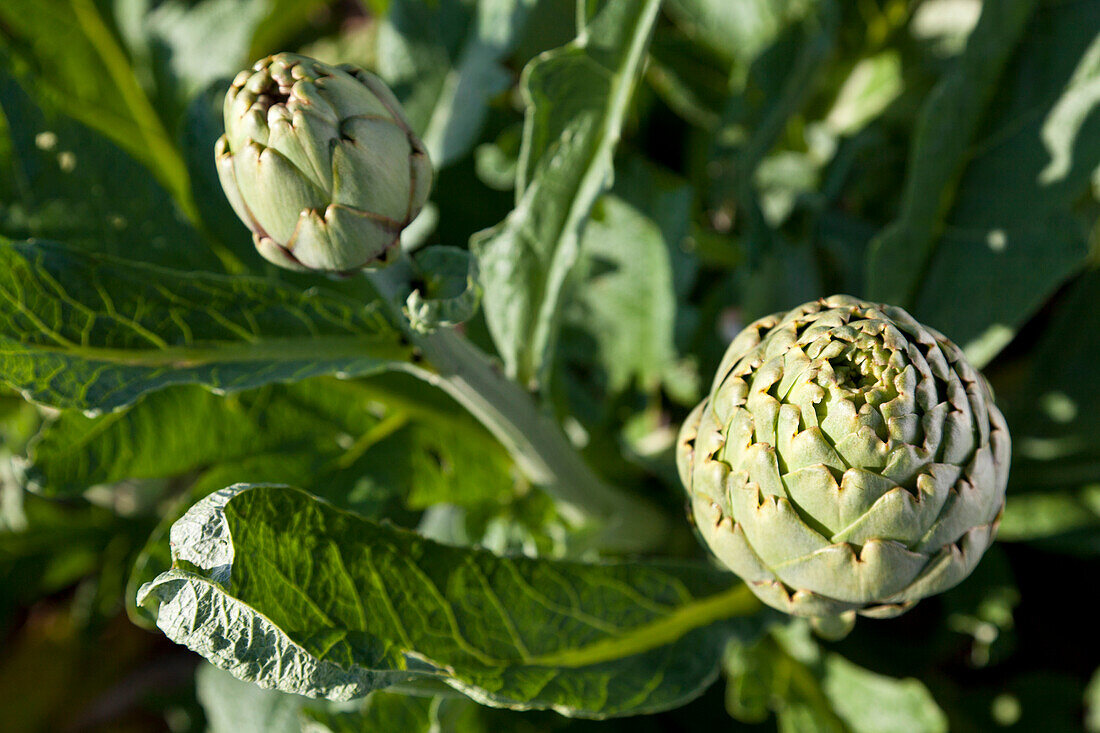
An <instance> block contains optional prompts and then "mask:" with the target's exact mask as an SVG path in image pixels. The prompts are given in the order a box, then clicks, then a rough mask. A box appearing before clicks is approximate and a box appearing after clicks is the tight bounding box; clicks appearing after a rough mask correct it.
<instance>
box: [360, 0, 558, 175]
mask: <svg viewBox="0 0 1100 733" xmlns="http://www.w3.org/2000/svg"><path fill="white" fill-rule="evenodd" d="M536 2H537V0H481V1H480V2H477V3H473V2H469V1H468V0H440V1H439V2H436V3H424V2H420V0H393V1H392V2H391V3H390V10H389V14H388V15H387V16H386V18H385V20H384V21H383V23H382V25H381V28H380V29H379V36H378V71H379V73H380V74H381V75H382V77H383V78H384V79H385V80H386V81H387V82H388V83H390V84H391V85H392V86H393V87H394V89H395V91H396V92H397V94H398V96H399V97H400V98H401V100H402V103H403V104H404V106H405V111H406V112H407V113H408V115H409V120H410V122H411V123H412V125H413V128H414V129H416V130H418V131H419V132H420V133H421V135H420V136H421V138H422V139H423V140H424V144H425V146H427V148H428V154H429V156H430V157H431V159H432V163H433V164H434V165H435V166H436V168H443V167H445V166H447V165H448V164H450V163H452V162H454V161H455V160H457V159H459V158H460V157H462V156H463V155H465V154H466V153H467V152H469V150H470V149H471V148H472V147H473V146H474V144H475V143H476V142H477V140H478V137H479V136H480V134H481V128H482V126H483V125H484V123H485V119H486V116H487V114H488V111H489V104H490V102H491V101H492V100H493V98H494V97H496V96H497V95H499V94H501V93H502V92H504V91H505V90H507V89H508V88H509V87H510V86H511V85H512V74H511V72H509V71H508V70H507V69H506V68H504V66H503V65H502V62H503V61H504V60H505V59H506V58H507V57H508V56H509V55H510V54H511V53H512V51H513V50H514V49H515V46H516V43H517V42H518V41H519V38H520V36H521V34H522V33H523V29H524V27H525V26H526V23H527V18H528V15H529V14H530V12H531V9H532V8H533V7H534V6H535V4H536Z"/></svg>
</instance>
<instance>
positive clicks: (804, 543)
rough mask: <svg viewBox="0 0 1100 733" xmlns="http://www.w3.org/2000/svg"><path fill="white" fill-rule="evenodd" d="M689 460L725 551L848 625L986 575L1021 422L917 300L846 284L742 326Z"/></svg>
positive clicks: (805, 607)
mask: <svg viewBox="0 0 1100 733" xmlns="http://www.w3.org/2000/svg"><path fill="white" fill-rule="evenodd" d="M677 463H678V467H679V470H680V477H681V479H682V481H683V483H684V486H685V488H686V490H687V493H688V496H689V498H690V506H691V513H692V515H693V517H694V520H695V523H696V525H697V527H698V530H699V532H700V534H701V535H702V537H703V538H704V540H705V542H706V544H707V545H708V546H709V547H710V549H711V551H712V552H713V553H714V555H715V556H716V557H717V558H718V559H719V560H720V561H721V562H722V563H723V564H725V565H726V566H727V567H729V568H730V569H731V570H733V571H734V572H735V573H737V574H738V575H740V576H741V577H742V578H744V580H745V581H746V582H747V583H748V584H749V586H750V587H751V588H752V590H753V592H754V593H756V595H757V596H758V597H759V598H760V599H761V600H762V601H764V602H765V603H767V604H769V605H771V606H773V607H775V608H778V609H780V610H782V611H785V612H787V613H790V614H793V615H797V616H809V617H814V618H816V619H817V620H818V621H819V622H821V623H822V624H823V625H825V626H828V625H829V624H834V625H833V628H838V627H842V626H844V625H850V623H851V622H852V620H854V616H855V613H857V612H858V613H859V614H862V615H864V616H872V617H890V616H895V615H897V614H900V613H902V612H904V611H905V610H907V609H909V608H911V607H912V606H913V605H914V604H915V603H916V602H917V601H918V600H920V599H921V598H924V597H927V596H929V595H932V594H935V593H939V592H941V591H944V590H946V589H948V588H950V587H952V586H954V585H955V584H957V583H959V582H960V581H961V580H963V579H964V578H965V577H966V576H967V575H969V574H970V572H971V571H972V570H973V569H974V567H975V565H976V564H977V562H978V560H979V559H980V558H981V556H982V553H983V552H984V551H985V549H986V548H987V547H988V546H989V544H990V542H991V541H992V539H993V536H994V534H995V532H996V528H997V524H998V521H999V519H1000V515H1001V511H1002V509H1003V506H1004V496H1005V484H1006V482H1007V480H1008V463H1009V435H1008V429H1007V427H1006V425H1005V421H1004V418H1003V417H1002V416H1001V413H1000V412H999V411H998V409H997V407H996V406H995V405H994V404H993V399H992V395H991V392H990V388H989V385H988V384H987V383H986V381H985V379H984V378H983V377H982V376H981V374H979V373H978V371H977V370H976V369H975V368H974V367H973V366H971V365H970V364H969V363H968V362H967V360H966V358H965V357H964V356H963V354H962V352H961V351H960V350H959V348H958V347H957V346H955V345H954V344H953V343H951V342H950V341H948V340H947V339H946V338H944V336H942V335H941V334H939V333H937V332H936V331H934V330H933V329H931V328H928V327H927V326H923V325H921V324H920V323H918V322H917V321H916V320H914V319H913V318H912V316H910V315H909V314H908V313H906V312H905V311H904V310H902V309H901V308H897V307H892V306H888V305H878V304H874V303H866V302H861V301H859V300H856V299H854V298H851V297H847V296H833V297H830V298H825V299H822V300H819V301H816V302H812V303H807V304H805V305H802V306H799V307H798V308H795V309H794V310H791V311H789V312H787V313H777V314H774V315H771V316H767V317H766V318H761V319H760V320H758V321H756V322H755V323H752V324H751V325H749V326H748V327H747V328H746V329H745V330H744V331H742V332H741V334H740V335H738V336H737V338H736V339H734V341H733V343H731V344H730V346H729V348H728V350H727V351H726V354H725V356H724V358H723V360H722V363H721V365H720V367H719V369H718V374H717V375H716V376H715V378H714V382H713V385H712V387H711V390H710V394H709V395H708V396H707V397H706V399H704V400H703V402H702V403H701V404H700V405H698V406H697V407H696V408H695V410H694V411H693V412H692V413H691V415H690V416H689V418H688V420H687V421H686V422H685V424H684V426H683V428H682V430H681V433H680V440H679V446H678V454H677ZM841 633H843V632H842V631H841Z"/></svg>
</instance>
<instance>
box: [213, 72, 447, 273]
mask: <svg viewBox="0 0 1100 733" xmlns="http://www.w3.org/2000/svg"><path fill="white" fill-rule="evenodd" d="M224 114H225V134H224V135H223V136H222V137H221V138H220V139H219V140H218V143H217V146H216V149H215V157H216V160H217V164H218V174H219V176H220V178H221V182H222V187H223V188H224V189H225V193H226V196H227V197H228V198H229V201H230V203H231V204H232V206H233V209H234V210H235V211H236V212H237V215H238V216H239V217H240V218H241V220H242V221H243V222H244V223H245V225H246V226H247V227H248V228H249V229H250V230H251V231H252V233H253V240H254V241H255V243H256V247H257V249H258V250H259V252H260V254H262V255H263V256H264V257H265V258H267V259H268V260H270V261H272V262H274V263H275V264H277V265H280V266H282V267H287V268H290V269H295V270H321V271H332V272H343V271H349V270H355V269H358V268H361V267H369V266H378V265H381V264H385V262H386V261H387V260H388V258H389V257H390V256H392V254H393V252H394V251H395V250H396V245H397V243H398V241H399V238H400V234H401V231H402V230H403V229H404V228H405V227H406V226H408V224H409V223H410V222H411V221H412V220H413V219H414V218H415V217H416V215H417V214H418V213H419V212H420V209H421V208H422V207H423V205H424V202H425V201H426V200H427V197H428V192H429V190H430V188H431V183H432V168H431V163H430V161H429V160H428V155H427V152H426V151H425V149H424V145H423V143H421V141H420V139H419V138H418V137H417V136H416V135H415V134H414V133H413V132H412V130H411V129H410V127H409V123H408V121H407V120H406V119H405V115H404V113H403V111H402V109H401V105H400V103H399V102H398V101H397V98H396V97H394V95H393V93H392V92H391V91H390V90H389V89H388V88H387V87H386V85H385V84H384V83H383V82H382V81H381V80H380V79H378V77H376V76H375V75H373V74H371V73H369V72H367V71H364V70H362V69H359V68H356V67H353V66H348V65H341V66H330V65H328V64H324V63H322V62H320V61H317V60H315V59H311V58H308V57H305V56H299V55H296V54H291V53H280V54H276V55H274V56H269V57H267V58H265V59H263V60H261V61H259V62H257V63H256V65H255V66H253V67H252V69H251V70H246V71H242V72H241V73H240V74H238V75H237V77H236V78H235V79H234V80H233V84H232V86H231V87H230V89H229V92H228V93H227V94H226V97H225V107H224Z"/></svg>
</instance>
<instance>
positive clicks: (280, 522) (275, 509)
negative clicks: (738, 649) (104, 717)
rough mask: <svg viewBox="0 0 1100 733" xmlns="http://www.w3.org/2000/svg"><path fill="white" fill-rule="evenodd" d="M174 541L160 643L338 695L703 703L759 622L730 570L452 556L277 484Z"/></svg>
mask: <svg viewBox="0 0 1100 733" xmlns="http://www.w3.org/2000/svg"><path fill="white" fill-rule="evenodd" d="M172 545H173V550H174V553H175V554H174V557H175V563H174V565H175V568H176V569H174V570H172V571H169V572H167V573H164V574H163V575H161V576H160V577H159V578H157V579H156V580H155V581H153V582H152V583H150V584H148V585H146V586H145V587H144V588H142V590H141V592H140V599H141V601H142V602H143V603H147V602H149V601H151V600H153V599H156V600H157V601H159V603H160V610H159V617H158V621H157V623H158V626H160V628H161V629H162V630H163V631H164V632H165V633H166V634H167V635H168V636H169V637H170V638H172V639H173V640H175V641H177V642H179V643H183V644H186V645H187V646H189V647H191V648H192V649H194V650H196V651H199V652H200V653H202V654H203V655H204V656H206V657H207V658H208V659H210V660H211V661H212V662H214V663H215V664H216V665H218V666H220V667H222V668H224V669H228V670H229V671H231V672H233V673H234V674H235V675H237V676H238V677H241V678H242V679H250V680H256V681H260V682H261V683H262V684H264V685H265V686H272V687H276V688H278V689H281V690H284V691H293V692H298V693H302V694H307V695H310V696H317V697H328V698H329V699H335V700H341V699H348V698H352V697H356V696H361V695H363V694H366V693H367V692H370V691H371V690H374V689H379V688H382V687H386V686H388V685H392V684H395V683H398V682H402V681H407V680H414V679H417V678H426V679H438V680H441V681H444V682H446V683H447V684H449V685H452V686H453V687H455V688H457V689H459V690H460V691H462V692H464V693H466V694H467V695H470V696H471V697H473V698H474V699H475V700H477V701H479V702H482V703H486V704H491V705H499V706H505V707H514V708H520V709H524V708H532V707H535V708H546V707H552V708H553V709H555V710H558V711H559V712H563V713H567V714H570V715H581V716H586V717H605V716H610V715H623V714H628V713H640V712H647V711H654V710H659V709H665V708H668V707H673V706H675V705H678V704H680V703H682V702H683V701H685V700H686V699H689V698H690V697H692V696H694V695H695V694H697V693H698V692H699V691H700V690H701V689H702V688H703V687H705V686H706V685H707V684H709V682H710V681H711V680H712V679H713V674H714V672H715V670H716V667H717V662H718V656H719V651H720V649H721V645H722V641H723V640H725V639H727V638H729V636H730V635H731V634H738V635H742V636H745V635H751V634H753V633H756V630H757V628H758V624H759V619H741V620H738V618H737V617H739V616H742V615H744V614H749V613H753V612H755V611H756V610H757V609H758V607H759V606H758V603H757V602H756V601H755V600H754V599H753V598H752V596H751V594H749V592H748V590H747V589H746V588H744V587H743V586H741V585H734V586H732V587H731V586H729V582H730V579H731V578H730V576H729V575H727V574H725V573H721V572H717V571H713V570H709V569H706V568H704V567H699V566H694V567H692V566H686V565H667V564H659V563H645V562H633V563H629V564H607V565H582V564H578V563H570V562H561V561H549V560H532V559H527V558H521V557H516V558H504V557H499V556H496V555H492V554H490V553H488V552H486V551H484V550H475V549H460V548H454V547H447V546H444V545H438V544H436V543H434V542H430V541H427V540H424V539H423V538H420V537H418V536H417V535H415V534H413V533H410V532H406V531H403V530H399V529H396V528H394V527H391V526H388V525H385V524H377V523H374V522H372V521H370V520H367V519H363V518H360V517H356V516H354V515H351V514H347V513H344V512H341V511H340V510H338V509H336V508H334V507H331V506H330V505H328V504H325V503H322V502H318V501H317V500H315V499H312V498H311V497H309V496H308V495H306V494H304V493H302V492H300V491H297V490H294V489H289V488H286V487H277V486H255V487H248V486H244V485H241V486H237V487H232V488H230V489H226V490H225V491H222V492H218V493H217V494H214V495H212V496H211V497H210V498H208V499H206V500H204V501H203V502H200V503H199V504H197V505H196V506H195V507H194V508H193V509H192V510H191V511H190V512H188V514H187V515H186V516H185V517H184V518H183V519H181V520H180V521H179V522H177V523H176V525H175V526H174V527H173V529H172ZM230 639H232V640H234V641H232V642H230V641H229V640H230Z"/></svg>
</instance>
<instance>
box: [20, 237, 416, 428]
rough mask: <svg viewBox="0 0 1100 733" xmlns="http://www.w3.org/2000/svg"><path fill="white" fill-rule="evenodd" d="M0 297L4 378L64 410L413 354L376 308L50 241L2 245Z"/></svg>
mask: <svg viewBox="0 0 1100 733" xmlns="http://www.w3.org/2000/svg"><path fill="white" fill-rule="evenodd" d="M0 297H2V298H3V299H4V301H5V302H6V306H5V308H4V309H3V310H2V311H0V347H2V349H3V359H2V360H0V376H2V377H3V379H4V380H5V381H6V382H7V383H8V384H10V385H11V386H13V387H14V388H16V389H18V390H19V391H21V392H22V393H23V394H24V395H25V396H26V397H28V398H29V399H33V400H35V401H39V402H45V403H48V404H51V405H54V406H57V407H62V408H66V407H68V408H77V409H81V410H89V411H103V410H112V409H115V408H117V407H122V406H124V405H127V404H130V403H131V402H133V401H134V400H136V399H137V398H138V397H140V396H141V395H142V394H144V393H146V392H151V391H153V390H157V389H160V388H163V387H167V386H170V385H175V384H201V385H204V386H207V387H210V388H213V389H217V390H219V391H224V392H233V391H238V390H242V389H248V388H250V387H258V386H261V385H263V384H269V383H272V382H286V381H295V380H300V379H304V378H306V377H310V376H315V375H321V374H345V375H361V374H366V373H368V372H372V371H377V370H379V369H382V368H385V367H386V366H387V365H391V364H392V362H393V360H399V359H404V358H405V357H406V356H407V355H408V353H409V348H408V346H407V345H406V344H405V343H404V340H403V338H402V336H401V335H400V334H399V333H398V332H397V331H396V330H395V329H394V328H393V327H392V326H390V325H389V323H388V321H387V320H386V319H385V317H384V316H383V314H382V312H381V310H380V308H381V306H380V305H379V304H378V303H372V304H368V305H366V306H363V305H362V304H361V303H356V302H354V301H351V300H348V299H345V298H343V297H341V296H338V295H335V294H330V293H324V292H321V291H312V290H311V291H305V292H301V291H298V290H295V289H293V288H290V287H287V286H285V285H280V284H277V283H274V282H272V281H269V280H263V279H259V278H248V277H227V276H222V275H209V274H202V273H183V272H178V271H174V270H167V269H162V268H157V267H152V266H145V265H137V264H133V263H128V262H125V261H121V260H115V259H112V258H107V257H100V256H95V255H90V254H86V253H82V252H78V251H76V250H73V249H69V248H66V247H64V246H62V245H57V244H50V243H45V242H34V243H29V242H28V243H20V244H13V243H8V244H0Z"/></svg>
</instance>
